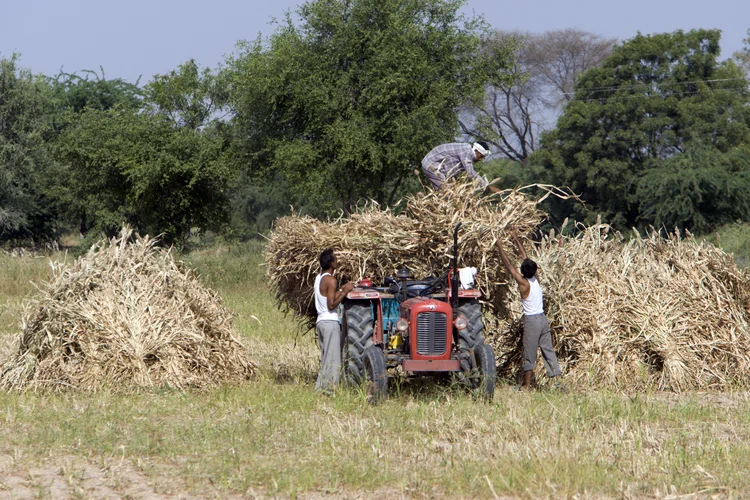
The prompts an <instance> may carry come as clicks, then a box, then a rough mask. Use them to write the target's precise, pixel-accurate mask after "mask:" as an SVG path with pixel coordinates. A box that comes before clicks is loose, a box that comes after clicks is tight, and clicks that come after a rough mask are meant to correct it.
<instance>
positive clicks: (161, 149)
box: [59, 108, 231, 243]
mask: <svg viewBox="0 0 750 500" xmlns="http://www.w3.org/2000/svg"><path fill="white" fill-rule="evenodd" d="M59 144H60V146H59V147H60V157H61V159H62V160H64V161H65V162H66V163H67V164H68V165H69V169H70V179H69V184H70V186H71V203H73V208H74V209H75V210H77V212H78V213H84V214H86V215H87V217H88V219H89V221H90V223H91V224H92V226H93V228H95V229H98V230H101V231H104V232H105V233H106V234H108V235H113V234H115V233H116V232H117V231H118V229H119V228H120V226H121V225H122V223H123V222H128V223H130V224H131V225H133V226H134V227H136V228H137V229H138V230H139V231H141V232H143V233H149V234H152V235H155V234H163V240H164V241H165V242H166V243H180V242H182V241H184V240H185V238H186V237H187V236H189V234H190V231H191V230H192V229H194V228H198V229H199V230H205V229H220V228H221V227H222V225H223V224H225V223H226V221H227V218H228V213H227V207H228V200H227V197H226V191H227V186H228V183H229V181H230V180H231V171H230V169H229V168H228V167H227V163H226V162H224V161H222V158H221V155H222V150H221V148H222V144H221V142H220V141H216V140H213V139H212V138H211V137H210V136H208V135H207V134H202V133H200V132H198V131H195V130H191V129H189V128H186V127H182V128H180V127H176V126H175V125H174V123H173V122H172V121H170V120H168V119H167V118H165V117H163V116H160V115H152V114H149V113H142V112H139V111H137V110H132V109H121V108H114V109H111V110H106V111H100V110H94V109H88V110H85V111H83V112H82V113H81V114H80V118H79V119H78V120H77V122H76V124H75V126H74V127H70V128H68V129H67V130H66V131H65V132H64V133H63V134H62V136H61V137H60V141H59Z"/></svg>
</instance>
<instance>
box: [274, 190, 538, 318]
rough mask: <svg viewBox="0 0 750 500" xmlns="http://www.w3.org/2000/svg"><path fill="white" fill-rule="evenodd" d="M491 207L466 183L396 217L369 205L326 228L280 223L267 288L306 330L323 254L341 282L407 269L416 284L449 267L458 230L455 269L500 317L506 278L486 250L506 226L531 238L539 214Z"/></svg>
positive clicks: (514, 206) (502, 204) (522, 199)
mask: <svg viewBox="0 0 750 500" xmlns="http://www.w3.org/2000/svg"><path fill="white" fill-rule="evenodd" d="M490 200H495V201H490V202H488V201H487V199H483V198H481V197H480V196H479V195H478V194H477V193H476V187H475V185H474V184H472V183H452V184H450V186H448V187H447V188H446V189H443V190H441V191H431V190H430V191H428V192H426V193H417V194H415V195H413V196H412V197H410V198H408V199H406V200H405V201H404V202H402V203H404V206H403V210H402V211H401V212H400V213H399V214H398V215H397V214H395V213H394V212H393V211H391V210H390V209H381V208H380V206H378V205H377V204H375V203H371V204H369V205H367V206H366V207H364V209H362V210H361V211H359V212H358V213H354V214H352V215H351V216H350V217H348V218H343V217H342V218H339V219H338V220H335V221H331V222H324V221H320V220H317V219H313V218H311V217H298V216H295V215H292V216H289V217H283V218H281V219H278V220H277V221H276V224H275V226H274V231H273V233H272V235H271V238H270V241H269V243H268V245H267V247H266V265H267V274H268V282H269V287H270V289H271V291H272V292H273V293H274V294H275V296H276V298H277V299H278V301H279V304H280V306H281V307H282V309H284V310H285V311H291V312H293V313H295V314H296V315H297V317H298V318H300V320H301V321H302V323H303V324H306V325H308V326H310V325H313V324H314V321H315V316H316V312H315V305H314V303H313V283H314V281H315V277H316V275H317V274H318V273H319V272H320V265H319V263H318V257H319V256H320V253H321V252H322V251H323V250H325V249H326V248H329V247H330V248H333V249H334V251H335V254H336V257H337V260H338V276H339V277H340V278H342V279H343V280H344V281H356V280H359V279H361V278H365V277H367V278H370V279H372V280H373V282H375V283H382V282H383V279H384V278H385V277H386V276H395V274H396V271H397V270H398V269H399V268H401V267H407V268H409V270H411V272H412V274H413V275H414V277H415V278H416V279H421V278H425V277H428V276H436V277H437V276H440V275H442V273H443V272H445V271H446V270H447V269H448V267H449V265H450V262H451V258H452V255H453V229H454V227H455V226H456V224H457V223H458V222H461V223H462V224H463V225H462V227H461V229H460V231H459V242H458V244H459V254H460V257H459V265H460V266H462V267H470V266H471V267H476V268H477V269H478V271H479V272H478V276H477V278H478V282H479V284H480V287H481V289H482V291H483V293H484V295H485V299H486V301H487V302H488V305H489V306H490V307H491V309H492V312H493V313H494V315H496V316H499V317H505V316H507V312H508V311H507V307H506V304H507V301H506V299H505V295H506V292H507V287H506V286H504V284H505V283H506V282H507V277H506V272H505V269H504V268H503V267H502V263H501V262H500V260H499V257H498V255H497V253H496V252H495V251H494V250H493V245H494V242H495V236H494V234H495V233H497V234H503V233H504V232H505V230H506V229H508V228H509V227H510V226H516V227H517V228H518V231H519V233H521V234H528V233H531V232H532V231H534V230H535V228H536V226H537V225H538V224H539V222H540V221H541V220H542V218H543V216H544V214H543V213H542V212H541V211H539V209H538V208H537V203H536V202H535V201H534V200H531V199H529V198H528V197H526V196H524V195H523V194H521V193H520V192H518V191H515V190H513V191H506V192H504V193H502V194H501V195H499V196H495V197H493V198H490ZM397 208H398V207H397ZM506 244H507V242H506ZM508 249H509V251H510V249H511V246H509V245H508Z"/></svg>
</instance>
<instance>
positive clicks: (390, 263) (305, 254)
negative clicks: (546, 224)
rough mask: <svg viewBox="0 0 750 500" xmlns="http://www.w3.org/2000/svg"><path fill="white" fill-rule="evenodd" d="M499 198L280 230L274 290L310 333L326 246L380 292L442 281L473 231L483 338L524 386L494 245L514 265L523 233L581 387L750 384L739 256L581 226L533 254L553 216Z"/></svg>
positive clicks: (271, 271)
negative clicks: (407, 277)
mask: <svg viewBox="0 0 750 500" xmlns="http://www.w3.org/2000/svg"><path fill="white" fill-rule="evenodd" d="M555 194H560V195H561V196H564V194H563V193H555ZM492 199H493V198H490V199H489V200H492ZM494 199H495V201H494V202H493V201H489V202H488V199H487V198H484V199H483V198H481V197H479V196H478V195H477V194H476V193H475V192H474V186H473V185H472V184H464V183H456V184H452V185H450V186H448V188H447V189H443V190H441V191H439V192H433V191H429V192H427V193H418V194H416V195H414V196H413V197H411V198H408V199H407V200H406V201H405V206H404V208H403V210H402V211H401V212H400V213H399V214H398V215H397V214H395V213H394V212H392V211H391V210H388V209H381V208H380V207H378V206H377V205H375V204H370V205H368V206H366V207H365V208H364V209H363V210H361V211H360V212H359V213H356V214H353V215H351V216H350V217H348V218H343V217H342V218H340V219H338V220H335V221H331V222H323V221H319V220H316V219H312V218H309V217H298V216H290V217H285V218H282V219H279V220H278V221H277V223H276V226H275V229H274V232H273V234H272V236H271V239H270V241H269V244H268V246H267V250H266V252H267V253H266V263H267V272H268V278H269V283H270V288H271V290H272V292H273V293H274V294H275V295H276V298H277V299H278V301H279V303H280V305H281V306H282V308H284V309H286V310H287V311H292V312H294V313H295V314H296V315H297V316H298V318H299V319H300V320H301V323H302V324H304V325H307V326H311V325H312V324H313V323H314V319H315V310H314V304H313V301H312V297H313V289H312V285H313V282H314V279H315V276H316V275H317V274H318V272H319V268H320V266H319V265H318V260H317V259H318V256H319V254H320V252H322V251H323V250H324V249H325V248H328V247H331V248H333V249H334V250H335V251H336V255H337V257H338V261H339V277H342V278H343V279H344V280H357V279H360V278H362V277H369V278H371V279H373V281H374V282H376V283H379V282H382V280H383V278H384V277H385V276H392V275H394V274H395V272H396V270H397V269H398V268H400V267H408V268H410V269H411V270H412V272H413V274H414V276H415V277H416V278H422V277H425V276H428V275H433V276H438V275H440V274H441V273H442V272H443V271H444V270H445V268H446V266H448V265H449V263H450V257H451V255H452V234H453V228H454V226H455V224H456V223H457V222H459V221H460V222H463V224H464V226H463V228H462V230H461V232H460V241H459V244H460V254H461V257H460V261H459V265H460V266H474V267H477V268H478V269H479V275H478V278H479V285H480V288H481V290H482V292H483V294H484V297H485V298H484V300H485V302H486V305H487V308H486V311H487V314H486V315H485V325H486V334H485V336H486V337H487V339H488V342H489V343H491V344H492V345H493V346H494V347H495V353H496V355H497V359H498V374H500V375H503V376H506V377H513V376H514V375H515V374H516V373H517V372H518V370H519V369H520V366H521V363H520V362H521V333H522V326H521V322H520V318H521V315H522V310H521V305H520V301H519V297H518V291H517V287H516V285H515V282H514V281H513V280H512V278H510V276H509V275H508V274H507V272H506V271H505V268H504V267H503V265H502V264H501V262H500V260H499V257H498V255H497V252H496V250H495V249H494V244H495V242H496V241H500V242H501V243H502V244H503V246H504V248H505V249H506V252H507V253H508V254H509V255H513V254H515V251H514V248H513V245H512V244H511V243H510V238H509V234H508V228H509V227H510V226H515V227H517V228H518V232H519V234H520V235H521V237H522V238H523V239H524V240H525V245H526V248H527V250H528V251H529V253H530V254H531V256H532V258H534V259H535V260H536V261H537V262H538V263H539V265H540V269H541V270H542V271H541V273H540V279H541V282H542V286H543V288H544V291H545V302H546V311H547V316H548V317H549V319H550V323H551V324H552V328H553V334H554V337H555V338H556V348H557V351H558V355H559V357H560V360H561V365H562V367H563V372H564V374H565V379H566V383H568V384H569V385H570V386H572V387H579V388H589V387H599V388H609V389H616V390H617V389H623V390H641V389H645V388H653V389H662V390H671V391H683V390H688V389H706V388H714V389H716V388H718V389H728V388H732V387H736V386H742V387H748V386H750V335H748V316H749V314H750V313H749V312H748V310H749V309H750V278H748V275H747V273H746V272H744V271H741V270H739V269H738V268H737V266H736V264H735V263H734V261H733V259H732V257H731V256H730V255H728V254H726V253H725V252H723V251H721V250H720V249H718V248H716V247H715V246H713V245H711V244H708V243H702V242H698V241H696V240H695V239H694V238H692V237H691V236H689V235H686V236H683V237H681V236H680V235H678V234H672V235H669V236H668V237H666V238H664V237H661V236H659V235H658V234H656V233H651V234H648V235H646V236H641V235H639V234H637V233H636V234H635V235H634V237H633V238H632V239H630V240H629V241H625V239H624V238H623V237H622V236H621V235H620V234H619V233H616V232H615V231H612V230H611V229H610V228H609V227H608V226H606V225H601V224H599V225H595V226H591V227H583V226H581V227H579V228H578V230H577V232H576V234H577V235H576V236H575V237H561V236H559V235H555V233H554V232H553V233H551V234H550V235H547V236H545V237H544V238H543V241H541V243H539V244H537V245H534V244H533V243H532V242H531V239H530V236H531V234H533V233H534V231H536V228H537V227H538V225H539V223H540V222H541V221H542V220H543V218H544V217H545V214H544V213H542V212H541V211H540V210H539V209H538V207H537V203H538V201H535V200H531V199H530V198H528V197H526V196H524V195H523V194H521V193H520V192H518V191H507V192H505V193H503V194H502V195H501V196H500V197H498V198H494ZM515 262H516V263H518V260H516V261H515ZM538 371H539V373H540V374H541V373H543V368H542V364H541V363H540V364H539V367H538ZM538 379H540V380H544V379H546V377H538Z"/></svg>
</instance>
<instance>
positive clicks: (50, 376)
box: [0, 229, 254, 391]
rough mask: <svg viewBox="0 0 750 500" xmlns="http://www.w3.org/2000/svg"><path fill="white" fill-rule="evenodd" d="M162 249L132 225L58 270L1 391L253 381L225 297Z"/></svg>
mask: <svg viewBox="0 0 750 500" xmlns="http://www.w3.org/2000/svg"><path fill="white" fill-rule="evenodd" d="M154 243H155V241H154V240H153V239H148V238H141V237H138V236H136V237H133V234H132V231H131V230H129V229H123V231H122V232H121V234H120V236H119V237H118V238H113V239H112V240H110V241H107V240H104V241H102V242H99V243H97V244H96V245H94V246H93V247H92V248H91V250H90V251H89V252H88V254H87V255H85V256H83V257H81V258H79V259H77V260H76V261H75V262H74V263H73V264H72V265H64V264H53V271H54V273H53V274H54V276H53V279H52V280H51V281H50V282H49V283H47V284H46V285H45V287H44V289H43V290H41V295H40V296H39V297H38V298H36V299H35V300H33V301H32V302H31V303H30V304H28V305H27V307H26V310H25V311H24V315H23V318H22V332H21V335H20V338H19V339H18V345H17V347H16V349H15V353H14V354H13V355H12V356H11V358H10V359H9V360H8V361H7V362H5V364H4V365H3V366H2V371H1V373H0V387H1V388H3V389H27V388H28V389H51V390H64V389H70V388H72V389H77V390H86V391H95V390H98V389H103V388H108V389H110V390H115V391H120V390H130V389H132V388H137V387H174V388H188V387H199V388H200V387H210V386H213V385H216V384H220V383H223V382H228V381H235V380H242V379H246V378H247V377H249V376H250V375H251V374H252V373H253V371H254V366H253V364H252V363H251V362H250V360H249V359H248V355H247V350H246V348H245V347H244V346H243V345H242V344H241V343H240V342H239V341H238V340H237V339H236V338H234V337H233V335H232V331H231V318H232V315H231V313H230V312H229V311H228V310H227V309H226V308H225V307H224V306H223V305H222V301H221V298H220V297H219V296H217V295H216V293H214V292H213V291H211V290H209V289H207V288H206V287H204V286H203V285H202V284H201V283H200V282H199V281H198V280H197V278H196V277H195V276H194V275H193V273H191V272H190V271H189V270H188V269H186V268H184V266H183V265H182V264H181V263H179V262H176V261H175V260H174V258H173V255H172V253H171V251H169V250H164V249H159V248H157V247H155V246H154Z"/></svg>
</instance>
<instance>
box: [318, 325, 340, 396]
mask: <svg viewBox="0 0 750 500" xmlns="http://www.w3.org/2000/svg"><path fill="white" fill-rule="evenodd" d="M315 330H316V331H317V332H318V346H320V372H319V373H318V380H317V381H316V382H315V390H316V391H324V392H332V391H333V390H334V388H335V387H336V386H337V385H338V384H339V379H340V378H341V325H340V324H339V322H338V321H333V320H330V321H318V323H317V324H316V325H315Z"/></svg>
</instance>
